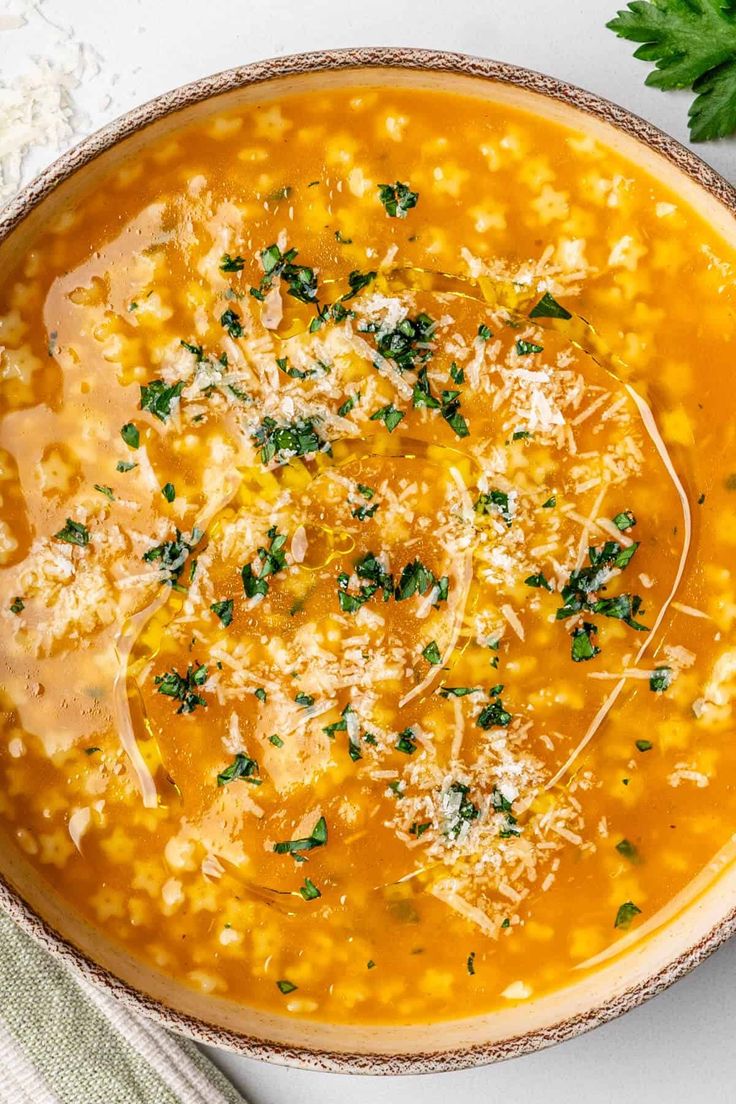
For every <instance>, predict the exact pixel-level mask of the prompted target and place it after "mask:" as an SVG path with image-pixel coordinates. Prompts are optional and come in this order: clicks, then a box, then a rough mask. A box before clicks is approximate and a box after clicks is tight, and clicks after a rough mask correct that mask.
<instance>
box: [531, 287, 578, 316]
mask: <svg viewBox="0 0 736 1104" xmlns="http://www.w3.org/2000/svg"><path fill="white" fill-rule="evenodd" d="M529 317H530V318H572V315H571V314H570V312H569V310H566V309H565V308H564V307H563V306H561V305H560V303H558V302H557V300H556V299H553V298H552V296H551V295H550V293H549V292H548V291H545V293H544V295H543V296H542V298H541V299H540V300H539V302H538V303H537V304H536V306H534V307H532V309H531V310H530V311H529Z"/></svg>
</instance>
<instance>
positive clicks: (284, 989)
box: [276, 978, 298, 996]
mask: <svg viewBox="0 0 736 1104" xmlns="http://www.w3.org/2000/svg"><path fill="white" fill-rule="evenodd" d="M276 985H277V987H278V990H279V992H280V993H283V994H284V996H286V995H287V994H288V993H294V992H295V991H296V990H297V988H298V986H296V985H295V984H294V982H293V981H289V980H288V979H287V978H282V979H281V980H280V981H277V982H276Z"/></svg>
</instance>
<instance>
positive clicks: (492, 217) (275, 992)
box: [0, 88, 736, 1022]
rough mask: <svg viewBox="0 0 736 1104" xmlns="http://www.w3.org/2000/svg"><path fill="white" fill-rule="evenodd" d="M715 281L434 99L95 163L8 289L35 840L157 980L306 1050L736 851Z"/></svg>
mask: <svg viewBox="0 0 736 1104" xmlns="http://www.w3.org/2000/svg"><path fill="white" fill-rule="evenodd" d="M733 263H734V258H733V256H732V254H731V252H730V251H729V250H728V248H727V247H726V245H725V244H724V243H723V242H722V241H721V240H719V239H718V238H717V236H716V235H715V233H714V232H713V231H712V230H710V229H709V228H708V227H707V226H706V225H705V224H704V223H703V222H701V221H700V220H699V218H698V217H697V216H696V215H695V213H694V212H693V211H692V210H690V209H689V208H688V207H687V206H686V205H685V204H684V203H683V202H682V201H681V200H680V199H679V198H678V197H677V196H675V195H673V194H671V193H670V192H668V191H667V190H666V189H665V188H664V187H663V186H662V185H660V184H658V183H656V182H655V181H653V180H652V179H651V178H650V177H648V176H647V175H645V174H644V173H643V172H642V171H641V170H640V169H638V168H637V167H636V166H634V165H633V164H631V163H630V162H628V161H625V160H623V159H621V158H620V157H619V156H618V155H616V154H614V153H613V152H612V151H611V150H609V149H607V148H605V147H604V146H602V145H601V144H599V143H598V142H597V141H595V140H594V139H593V138H591V137H590V136H587V135H586V134H584V133H577V132H573V131H570V130H567V129H564V128H562V127H559V126H557V125H553V124H551V123H550V122H549V121H544V120H541V119H535V118H533V117H531V116H529V115H526V114H524V113H522V112H520V111H519V112H517V111H515V110H512V109H510V108H509V107H508V106H498V105H494V104H492V103H485V102H483V103H482V104H481V103H479V102H477V101H474V100H470V99H464V98H461V97H456V96H451V95H449V94H436V93H429V92H421V91H416V90H415V91H411V92H409V91H406V90H403V91H402V90H387V89H384V90H379V89H375V88H356V89H354V90H351V91H348V92H345V91H343V92H337V91H336V92H333V93H330V94H324V95H317V96H315V95H311V96H310V97H309V98H302V97H299V96H295V97H293V98H286V99H284V100H282V101H280V102H266V103H262V104H259V105H255V106H248V107H243V108H240V109H238V110H235V111H231V112H230V113H228V114H223V115H219V116H216V117H211V118H208V119H206V120H205V121H200V122H198V123H196V124H190V125H189V126H188V127H185V128H180V129H179V130H177V131H175V132H174V133H173V135H170V136H168V137H163V138H160V139H158V140H156V141H151V142H149V144H148V145H147V146H145V147H144V149H143V150H142V152H140V153H138V154H136V156H135V157H134V158H131V160H130V161H129V162H128V163H126V165H125V167H124V168H121V169H119V170H117V171H115V172H112V171H111V172H110V174H109V178H108V179H106V180H104V181H103V183H102V184H98V185H97V188H96V190H95V191H94V192H93V193H91V194H88V195H86V196H85V197H83V199H82V200H80V201H79V202H78V203H77V204H76V205H75V206H74V207H70V208H69V209H68V210H66V211H65V212H64V213H63V214H62V215H60V216H59V217H58V220H57V221H56V223H55V224H54V225H51V226H48V227H47V228H46V229H45V230H44V232H43V233H42V234H41V235H40V236H39V237H38V238H37V239H36V240H35V241H34V242H33V243H32V246H31V248H29V250H28V251H27V253H26V254H25V255H24V257H23V258H22V260H21V262H20V263H19V267H18V268H17V270H16V271H14V272H6V273H5V274H4V276H3V283H2V285H1V286H0V372H1V380H2V383H1V387H2V392H1V394H2V422H1V423H0V445H1V447H2V451H0V478H1V479H2V483H1V484H0V493H1V495H2V498H1V501H2V523H1V525H0V556H1V559H2V570H1V571H0V605H1V607H2V613H1V616H2V619H3V635H2V645H1V646H0V647H1V653H2V687H3V689H2V709H3V713H2V718H3V738H2V747H1V749H0V765H1V769H2V779H3V782H2V792H1V793H0V816H1V817H2V822H3V824H4V826H5V828H6V830H7V832H8V834H9V835H10V837H11V838H12V840H13V841H14V842H13V846H17V847H18V848H20V849H22V850H23V851H24V852H25V854H26V855H27V856H28V858H29V859H30V861H31V862H32V863H33V864H35V865H36V866H37V868H38V872H39V875H40V876H42V877H43V878H45V879H48V881H49V882H50V883H52V885H53V886H54V887H55V888H56V890H58V891H59V892H60V893H61V894H62V895H63V896H64V897H65V898H67V899H68V900H69V902H70V903H71V904H73V906H74V907H75V908H78V909H81V910H82V911H83V913H84V914H85V915H86V916H87V917H88V919H89V920H90V921H91V922H92V924H94V925H97V926H99V927H101V928H102V929H104V931H105V933H106V934H107V935H108V936H109V937H111V938H112V939H114V940H118V941H120V942H122V943H124V944H126V945H127V946H128V947H129V948H130V949H132V950H133V951H134V952H135V953H136V954H137V955H139V956H141V957H142V958H143V959H145V960H147V961H148V962H149V963H151V964H153V965H154V966H155V967H157V968H158V969H160V970H162V971H163V972H165V973H167V974H170V975H174V976H176V977H178V978H181V979H182V980H183V981H185V982H186V983H187V984H189V985H192V986H194V987H197V988H199V989H202V990H205V991H211V992H215V993H218V994H222V995H225V996H227V997H229V998H232V999H234V1000H238V1001H242V1002H244V1003H247V1004H250V1005H255V1006H258V1007H262V1008H268V1009H272V1010H276V1011H280V1012H283V1013H286V1014H291V1015H304V1016H310V1017H315V1018H322V1019H325V1020H330V1021H335V1020H337V1021H340V1020H344V1021H402V1022H410V1021H413V1020H419V1019H425V1018H427V1017H429V1018H434V1019H440V1018H445V1017H456V1016H462V1015H468V1014H475V1013H479V1012H482V1011H489V1010H492V1009H494V1008H497V1007H499V1006H504V1005H508V1004H509V1002H519V1001H525V1000H529V999H531V998H534V997H536V996H539V995H541V994H544V993H546V992H549V991H551V990H553V989H555V988H559V987H561V986H564V985H566V984H569V983H570V982H571V981H572V980H574V979H575V978H577V977H580V976H581V971H583V972H584V971H586V970H590V969H592V968H594V967H593V966H592V965H591V961H592V960H594V959H596V958H597V957H598V956H600V955H602V954H605V953H617V952H618V951H619V950H620V948H621V947H625V946H627V945H628V944H629V943H630V942H631V941H633V940H636V939H640V938H644V937H646V935H647V933H648V932H649V931H651V930H653V929H654V928H656V926H657V924H658V923H659V920H658V916H659V914H660V913H661V910H663V909H665V908H666V906H667V904H668V902H670V901H671V900H672V898H673V897H674V896H675V895H676V894H677V893H678V892H679V891H681V890H682V889H683V888H684V887H686V886H687V884H688V883H689V882H690V881H691V880H692V879H693V877H694V876H695V875H697V874H698V873H699V872H700V871H701V870H702V868H703V867H704V866H705V864H706V863H707V862H708V860H709V859H711V857H712V856H713V855H714V854H715V853H716V852H718V850H719V849H720V848H721V847H722V846H723V845H724V844H725V843H726V841H727V840H728V839H729V837H730V836H731V834H732V833H733V831H734V827H735V826H736V794H735V793H734V790H733V788H732V787H731V786H730V778H731V777H733V769H734V757H735V756H736V749H734V744H733V740H732V739H730V733H731V731H732V719H731V711H732V706H731V699H732V692H733V688H734V680H735V679H736V652H734V650H732V649H731V647H730V645H729V637H730V634H731V630H732V625H733V621H734V616H735V614H736V602H735V599H734V590H733V583H732V580H731V576H730V574H729V564H732V562H733V550H734V544H735V543H736V518H735V516H734V511H733V505H732V503H733V490H734V485H735V482H736V476H734V474H733V473H732V472H731V471H730V470H729V468H728V462H729V458H733V454H734V453H733V445H734V441H733V437H734V427H735V426H736V419H735V418H734V416H733V411H732V410H731V409H730V408H729V404H732V388H730V386H729V385H728V383H727V380H728V376H727V372H729V371H730V358H731V349H732V347H733V346H732V342H733V338H734V334H733V327H734V318H735V317H736V313H735V312H734V276H733V267H732V266H733ZM584 320H585V321H584Z"/></svg>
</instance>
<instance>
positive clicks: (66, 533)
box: [54, 518, 89, 548]
mask: <svg viewBox="0 0 736 1104" xmlns="http://www.w3.org/2000/svg"><path fill="white" fill-rule="evenodd" d="M54 538H55V539H56V540H60V541H64V542H65V544H76V545H79V547H80V548H83V547H84V546H85V545H86V544H89V529H88V528H87V526H86V525H82V523H81V522H79V521H72V519H71V518H67V519H66V525H65V526H64V528H63V529H60V530H59V532H58V533H54Z"/></svg>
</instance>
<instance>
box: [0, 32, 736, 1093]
mask: <svg viewBox="0 0 736 1104" xmlns="http://www.w3.org/2000/svg"><path fill="white" fill-rule="evenodd" d="M389 55H390V52H389ZM336 56H337V57H338V59H339V60H338V61H333V64H334V65H335V67H333V68H330V67H329V65H330V63H331V62H330V56H325V57H322V58H320V57H319V56H315V57H312V58H302V59H284V60H283V61H280V62H276V63H271V68H270V69H269V67H268V65H265V66H254V67H251V68H249V69H246V70H243V71H236V72H234V73H231V74H222V75H221V76H220V77H219V78H213V79H212V80H210V81H208V82H202V83H201V84H200V85H199V86H192V88H190V89H184V90H180V92H179V93H173V94H171V96H170V97H163V98H162V100H161V101H156V102H154V104H152V105H146V107H144V108H142V109H139V111H137V112H135V113H133V115H132V116H130V117H127V121H126V120H125V119H124V120H122V121H121V122H120V123H119V124H113V126H112V127H111V128H108V130H107V131H105V132H103V133H102V134H101V135H100V136H99V137H98V138H96V139H93V140H91V142H88V143H85V144H84V145H83V146H82V147H81V149H80V150H79V151H72V154H70V155H67V157H66V158H63V159H62V162H61V163H59V164H58V165H57V167H55V168H52V170H51V171H50V172H49V173H47V174H44V176H43V177H42V178H40V180H39V182H38V184H37V185H35V186H31V188H30V189H29V190H27V192H26V193H25V195H24V196H21V198H20V201H18V202H16V203H15V204H14V205H12V206H11V208H9V209H8V211H7V212H6V214H5V216H4V217H0V264H1V265H3V267H6V266H12V265H13V262H14V259H15V258H16V257H18V256H19V255H21V254H22V253H23V252H24V251H26V250H27V249H28V248H30V247H31V246H32V245H33V242H34V238H35V237H36V235H37V234H38V233H39V231H40V230H41V228H42V227H43V226H44V225H45V224H47V223H48V222H49V220H52V219H54V218H56V217H57V216H58V215H59V213H61V212H62V211H63V210H64V209H65V208H68V207H72V206H73V205H74V204H76V203H77V202H78V201H79V199H80V198H81V197H82V196H84V195H85V194H86V193H88V192H90V191H92V190H94V189H96V188H97V187H99V186H100V183H101V181H102V180H103V179H104V177H105V176H106V174H107V173H108V172H110V171H111V170H114V169H115V168H116V167H117V166H119V165H120V164H122V163H123V162H126V161H128V160H130V159H134V158H135V156H136V152H137V150H139V149H140V148H141V147H142V146H143V145H144V144H147V143H148V142H149V141H151V140H156V139H159V138H160V137H162V136H163V135H166V134H170V133H173V132H176V131H177V130H180V129H181V128H182V127H184V126H188V125H189V124H190V123H191V122H192V121H194V120H196V119H197V118H202V117H205V116H208V115H213V114H215V113H219V112H222V111H224V110H227V109H229V108H232V107H235V106H237V105H241V104H247V103H254V102H262V101H267V100H271V99H282V98H284V97H288V96H289V95H291V94H293V93H304V92H309V91H310V90H314V91H324V90H327V89H329V90H333V91H334V93H335V94H339V92H340V90H341V89H345V88H348V87H354V86H356V85H362V86H372V87H381V86H393V87H396V86H397V85H401V86H404V87H407V86H408V87H412V88H417V89H425V88H429V89H432V90H434V91H443V92H447V93H448V94H453V93H460V94H463V95H466V96H472V97H476V98H477V100H478V102H479V106H480V105H481V104H482V102H483V101H488V100H492V101H494V102H496V103H498V102H500V103H504V104H509V105H510V106H513V107H514V108H515V109H521V110H523V111H528V112H531V113H534V114H535V115H537V116H541V117H542V118H543V119H545V120H546V121H547V122H548V124H549V125H550V126H558V125H562V126H565V127H568V128H572V129H573V130H576V131H580V132H583V133H585V134H592V135H593V136H594V137H596V138H597V139H599V140H600V141H601V142H602V143H604V144H605V145H607V146H609V147H611V148H613V149H615V150H616V151H617V152H619V153H621V154H622V155H624V156H625V157H628V158H629V159H631V160H633V161H635V162H636V163H637V165H638V166H639V168H640V169H642V168H643V169H644V170H646V171H648V172H649V173H651V174H652V175H653V176H656V177H657V178H658V179H660V180H664V181H665V182H666V183H667V184H669V185H670V187H672V188H674V189H675V190H676V191H677V192H678V193H679V195H680V197H681V198H682V201H683V202H685V203H687V204H689V205H690V206H691V207H693V208H694V209H696V211H697V212H698V213H699V214H700V215H701V216H702V217H703V218H705V219H706V220H707V221H708V222H709V223H710V224H711V225H712V226H714V227H715V229H716V230H717V231H718V232H719V233H720V234H721V235H722V236H723V237H724V238H726V239H728V240H729V241H730V242H731V243H736V222H734V219H733V214H732V209H733V203H734V201H733V199H732V193H731V191H730V189H729V187H728V185H726V184H725V183H724V182H722V181H720V179H719V178H718V177H716V175H715V174H714V173H712V172H711V171H710V170H709V169H707V168H706V167H705V166H704V165H703V166H700V163H699V162H697V160H696V159H695V158H693V157H692V156H691V155H690V154H688V153H687V152H686V151H685V150H682V149H681V148H680V147H678V146H677V145H676V143H674V142H672V141H671V140H669V139H666V138H664V137H663V136H658V135H657V133H656V132H655V131H653V129H652V128H649V127H648V126H647V124H644V123H641V121H640V120H635V119H634V118H633V117H631V116H626V114H625V113H624V112H621V111H620V110H619V109H615V108H613V107H611V105H605V104H602V103H601V101H596V100H595V99H594V98H593V97H589V96H588V95H587V94H585V93H578V92H577V91H575V90H565V89H564V88H563V87H562V86H560V85H558V84H556V82H553V81H548V80H547V79H546V78H541V77H538V76H537V75H535V74H525V73H523V72H522V71H512V70H510V69H509V68H508V67H503V66H495V65H494V63H490V62H489V63H482V62H475V61H473V59H453V58H451V57H449V56H442V55H440V56H438V55H431V56H428V57H423V56H422V55H421V52H419V51H414V52H411V51H410V52H407V54H406V56H402V57H399V56H395V57H394V58H393V64H391V63H390V61H391V57H390V56H389V57H388V58H384V56H383V55H381V54H378V55H376V56H375V57H374V58H372V59H370V64H369V65H365V64H362V65H361V64H360V59H359V58H357V60H356V55H355V54H349V55H346V56H340V55H333V56H332V57H333V59H334V57H336ZM432 59H434V60H432ZM363 60H365V59H363ZM376 61H379V62H382V61H385V62H386V63H384V64H379V65H378V67H376V65H375V62H376ZM325 65H327V66H328V68H325V67H324V66H325ZM432 66H434V67H432ZM463 69H465V70H466V71H462V70H463ZM457 70H459V71H457ZM483 74H485V75H483ZM203 96H206V98H202V97H203ZM164 112H165V113H164ZM116 127H117V129H116ZM622 128H623V129H622ZM90 156H91V158H92V159H90ZM699 166H700V167H699ZM34 204H35V206H34ZM729 206H730V207H731V209H729ZM3 234H4V235H5V237H4V240H2V238H3ZM731 859H732V854H731V850H730V849H728V850H727V852H724V853H722V854H720V855H718V856H716V857H715V859H714V861H713V863H712V864H711V866H710V867H709V868H708V870H706V871H704V872H703V873H702V875H701V876H700V877H699V878H698V879H697V880H696V881H695V882H694V883H692V884H691V886H690V887H689V888H688V890H687V892H686V893H684V894H682V895H681V897H680V898H678V899H676V900H675V901H673V902H671V904H670V906H669V907H668V908H667V909H666V910H665V911H663V912H662V913H660V914H658V915H656V916H654V917H652V918H651V920H650V921H649V922H648V923H647V924H646V925H643V926H642V927H641V928H640V929H639V930H638V932H637V935H636V937H634V936H633V935H632V937H631V938H629V939H624V940H622V941H621V942H620V944H618V947H617V953H616V955H615V956H611V957H610V958H609V959H608V960H607V961H605V962H601V964H600V967H599V969H598V970H597V971H596V972H595V973H594V974H589V973H588V974H585V975H583V974H581V977H580V980H579V981H578V982H576V983H573V984H571V985H568V986H567V987H566V988H565V989H563V990H560V991H558V992H556V993H554V994H553V995H550V996H543V997H540V998H538V999H534V1000H530V1001H529V1002H526V1003H525V1004H524V1005H523V1006H517V1007H510V1008H509V1009H508V1010H504V1011H502V1012H497V1013H494V1014H493V1015H491V1016H483V1017H475V1018H470V1019H464V1020H462V1021H452V1022H444V1023H435V1024H428V1025H411V1026H392V1027H385V1026H381V1027H371V1026H360V1027H358V1026H344V1025H340V1026H337V1025H335V1026H332V1025H323V1024H315V1023H310V1022H308V1021H303V1020H299V1019H295V1018H293V1017H288V1018H287V1017H280V1016H273V1015H267V1014H265V1013H262V1012H257V1011H254V1010H251V1009H248V1008H244V1007H242V1006H240V1005H237V1004H235V1003H234V1002H232V1001H228V1000H226V999H224V998H222V997H219V996H213V995H206V994H203V993H198V992H195V991H193V990H192V989H189V988H187V987H185V986H183V985H182V984H179V983H177V982H175V981H173V980H172V979H171V978H168V977H166V976H164V975H163V974H159V973H157V972H155V971H154V970H153V969H151V968H150V967H148V966H146V965H143V964H142V963H141V962H139V961H137V960H135V959H134V958H132V957H131V956H130V955H129V954H128V953H127V952H126V951H125V950H124V949H123V948H121V947H118V946H117V945H115V944H113V943H111V942H110V941H108V940H106V938H105V935H104V932H101V931H99V930H96V929H94V928H92V927H91V926H90V925H89V924H88V923H87V922H86V921H84V920H83V919H82V918H81V916H79V915H75V914H74V913H73V912H71V911H70V909H69V907H68V905H67V904H66V903H64V902H63V901H62V900H61V899H60V898H58V896H56V894H55V893H54V892H53V891H52V890H51V888H50V887H49V886H48V885H46V884H45V883H44V882H43V881H41V880H40V879H39V878H38V875H37V873H36V872H35V871H33V870H32V869H31V867H30V866H29V865H28V863H27V862H26V861H25V860H24V858H23V856H22V854H21V853H20V852H19V851H18V849H17V848H16V846H15V845H14V844H13V843H12V842H11V841H9V840H6V841H4V843H3V846H2V848H1V849H0V872H1V873H2V876H3V878H4V880H5V883H6V887H5V890H4V891H3V893H2V895H1V896H0V900H4V903H5V904H6V905H8V906H9V907H10V909H11V911H12V913H13V914H14V915H15V916H16V918H18V919H19V920H20V921H21V922H22V923H23V924H24V925H25V926H26V927H28V928H30V929H31V930H33V931H34V932H35V934H36V935H38V936H40V937H41V938H42V939H43V940H44V941H45V942H46V943H47V945H49V946H51V947H52V948H53V949H55V950H56V951H58V952H60V953H62V954H64V955H65V956H66V957H69V958H70V959H71V960H73V961H75V962H76V963H77V965H80V966H81V967H82V968H83V969H84V970H85V971H86V972H87V973H88V975H89V976H92V977H96V978H97V979H98V980H101V981H103V982H104V983H106V984H108V985H110V986H112V987H113V988H116V989H117V991H118V992H119V993H120V994H121V995H123V996H125V997H127V999H129V1000H131V1001H133V1002H134V1003H135V1004H137V1006H138V1007H140V1008H142V1009H144V1010H148V1011H149V1012H152V1013H153V1014H155V1015H158V1016H160V1017H163V1019H164V1020H165V1022H167V1023H168V1025H169V1026H172V1027H176V1028H178V1029H179V1030H185V1031H188V1032H189V1033H191V1034H194V1035H196V1036H197V1037H199V1038H200V1039H202V1040H204V1041H208V1042H212V1043H216V1044H219V1045H225V1046H230V1047H233V1048H235V1049H241V1050H243V1051H245V1052H247V1053H249V1054H251V1055H255V1056H265V1057H270V1058H272V1059H276V1060H282V1061H299V1062H300V1063H302V1064H307V1065H313V1066H315V1067H319V1068H340V1069H363V1068H368V1069H370V1070H373V1071H376V1072H377V1071H378V1070H381V1069H383V1070H386V1071H390V1070H400V1069H405V1070H408V1069H416V1070H421V1069H440V1068H447V1067H457V1066H459V1065H462V1064H469V1063H471V1062H474V1061H480V1060H491V1059H493V1058H496V1057H505V1056H509V1055H512V1054H516V1053H521V1052H523V1051H524V1050H529V1049H532V1048H533V1047H535V1046H540V1045H544V1044H545V1043H548V1042H552V1041H555V1040H557V1039H560V1038H563V1037H565V1036H567V1035H571V1034H574V1033H576V1032H578V1031H580V1030H583V1029H584V1028H585V1027H588V1026H594V1025H595V1024H596V1023H598V1022H601V1020H603V1019H607V1018H610V1017H611V1016H613V1015H616V1014H617V1013H618V1012H620V1011H623V1010H625V1009H626V1008H628V1007H631V1006H632V1005H633V1004H635V1003H637V1002H638V1001H640V1000H643V999H645V997H646V996H648V995H650V994H651V993H652V992H654V991H656V990H657V989H658V988H661V987H662V986H663V985H665V984H667V983H668V982H669V981H672V980H674V979H675V978H676V977H677V976H679V975H680V974H681V973H683V972H684V971H685V970H686V969H688V968H689V967H690V966H692V965H694V964H695V963H696V962H697V961H699V960H700V958H702V957H704V956H705V954H707V953H708V952H709V951H710V950H711V949H713V948H714V947H715V946H716V945H717V944H718V942H720V941H722V939H724V938H725V937H726V936H727V935H729V934H730V933H731V929H732V925H733V906H734V904H736V870H735V869H734V868H733V864H732V862H731ZM0 888H1V887H0ZM39 917H42V918H43V921H45V924H44V923H43V922H41V921H40V920H39V919H38V918H39ZM79 952H81V954H80V953H79Z"/></svg>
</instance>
